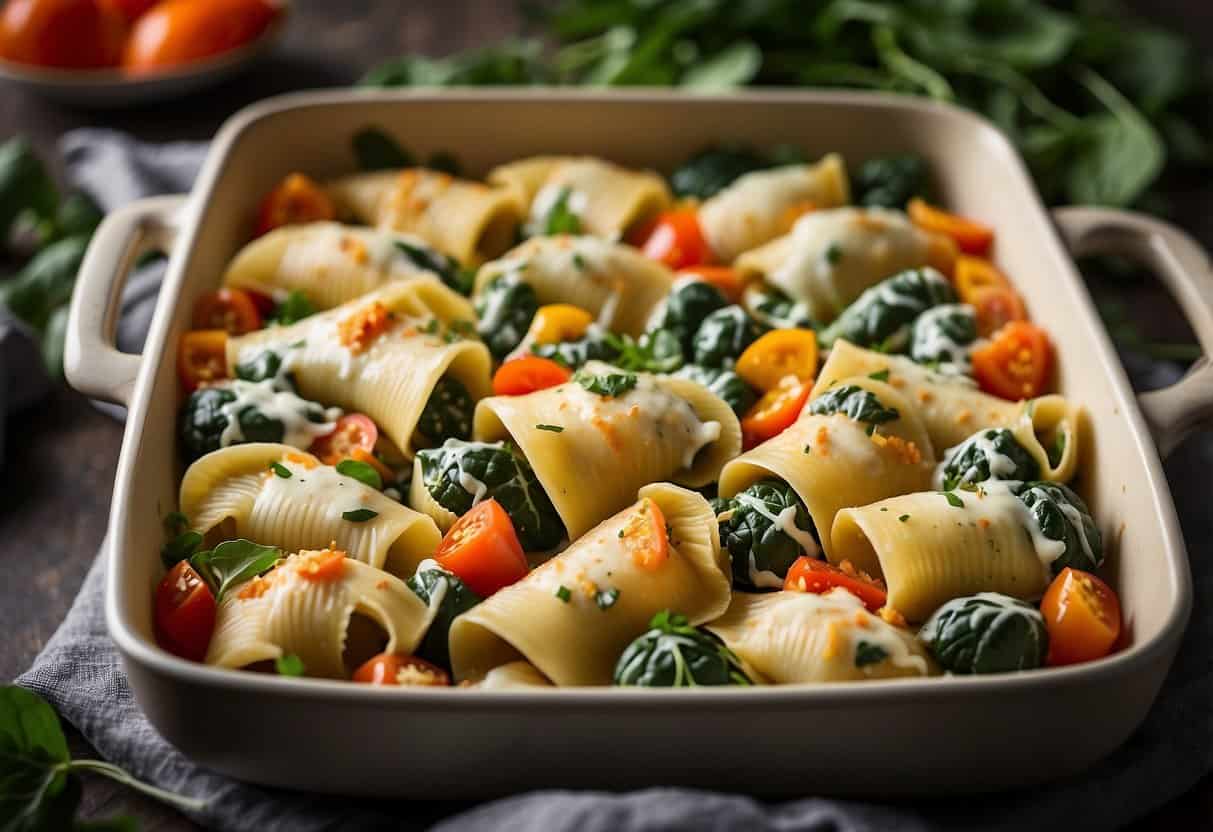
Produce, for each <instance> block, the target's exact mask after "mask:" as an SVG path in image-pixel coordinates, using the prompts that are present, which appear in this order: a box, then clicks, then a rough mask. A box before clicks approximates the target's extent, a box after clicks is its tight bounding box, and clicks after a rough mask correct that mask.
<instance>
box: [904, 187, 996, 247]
mask: <svg viewBox="0 0 1213 832" xmlns="http://www.w3.org/2000/svg"><path fill="white" fill-rule="evenodd" d="M906 210H907V212H908V213H909V215H910V220H911V221H913V223H914V224H915V225H917V226H918V227H919V228H921V229H923V230H924V231H933V232H935V233H936V234H943V235H945V236H947V237H951V238H952V239H953V240H955V241H956V245H957V246H958V247H959V248H960V250H961V251H963V252H966V253H968V254H985V253H986V252H988V251H989V250H990V246H992V245H993V244H994V229H992V228H990V227H989V226H988V225H983V224H982V223H979V222H977V221H975V220H971V219H968V218H966V217H962V216H959V215H958V214H949V213H948V212H947V211H944V210H942V209H940V208H936V207H934V206H933V205H928V204H927V203H925V202H923V201H922V200H921V199H917V198H915V199H911V200H910V204H909V207H908V208H907V209H906Z"/></svg>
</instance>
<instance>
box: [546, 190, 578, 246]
mask: <svg viewBox="0 0 1213 832" xmlns="http://www.w3.org/2000/svg"><path fill="white" fill-rule="evenodd" d="M572 195H573V189H572V188H569V187H564V188H561V189H560V192H559V193H558V194H557V195H556V199H555V200H554V201H553V202H552V207H551V208H549V209H548V212H547V216H545V217H544V218H543V223H542V229H543V233H544V234H549V235H551V234H580V233H581V217H579V216H577V214H576V213H575V212H574V211H573V210H572V209H571V208H570V207H569V197H571V196H572Z"/></svg>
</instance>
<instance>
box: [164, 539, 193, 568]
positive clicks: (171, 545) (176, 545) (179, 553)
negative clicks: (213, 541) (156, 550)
mask: <svg viewBox="0 0 1213 832" xmlns="http://www.w3.org/2000/svg"><path fill="white" fill-rule="evenodd" d="M201 545H202V535H201V534H199V533H198V532H196V531H194V530H193V529H189V530H187V531H184V532H182V533H181V534H179V535H177V536H176V537H174V538H173V539H172V540H170V541H169V542H168V543H165V544H164V546H163V547H161V549H160V561H161V562H162V563H163V564H164V568H165V569H172V568H173V567H174V566H176V565H177V564H178V563H180V562H181V561H183V560H185V559H186V558H188V557H190V556H192V555H193V554H194V552H196V551H198V547H199V546H201Z"/></svg>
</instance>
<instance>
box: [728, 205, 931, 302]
mask: <svg viewBox="0 0 1213 832" xmlns="http://www.w3.org/2000/svg"><path fill="white" fill-rule="evenodd" d="M954 259H955V246H954V245H953V244H952V243H951V242H950V241H949V240H947V239H946V238H943V237H939V236H936V235H933V234H930V233H928V232H925V231H922V230H921V229H919V228H918V227H916V226H915V225H914V224H913V223H911V222H910V220H909V219H908V218H907V217H906V216H905V215H904V214H902V213H900V212H898V211H888V210H885V209H882V208H868V209H864V208H834V209H832V210H826V211H813V212H811V213H809V214H805V215H804V216H803V217H801V218H800V219H799V220H797V221H796V224H795V225H794V226H792V230H791V231H789V232H788V233H787V234H785V235H784V236H782V237H779V238H778V239H775V240H772V241H771V242H769V243H767V244H766V245H764V246H762V247H760V248H757V249H754V250H752V251H749V252H746V253H745V254H743V255H742V256H741V257H739V258H738V259H737V263H736V266H737V268H738V269H739V270H740V272H741V274H742V277H743V279H746V280H751V281H752V280H756V279H762V280H764V281H765V282H766V283H767V284H769V285H771V286H774V287H775V288H777V289H779V290H781V291H782V292H783V293H785V294H786V295H787V296H788V297H789V298H791V299H792V300H793V301H798V302H800V303H803V304H804V305H805V308H806V310H807V313H808V315H809V316H810V317H811V318H812V319H813V320H816V321H821V322H823V323H828V322H829V321H832V320H833V319H834V318H836V317H837V316H838V315H839V313H841V312H842V310H843V309H845V308H846V307H847V305H848V304H850V303H851V301H853V300H855V299H856V298H858V297H859V296H860V294H862V293H863V291H864V290H865V289H867V288H868V287H870V286H873V285H875V284H876V283H878V282H880V281H881V280H883V279H884V278H886V277H889V276H890V275H893V274H896V273H897V272H900V271H904V270H905V269H915V268H919V267H921V266H934V267H935V268H937V269H938V270H939V271H941V272H943V273H944V274H950V273H951V271H952V261H953V260H954Z"/></svg>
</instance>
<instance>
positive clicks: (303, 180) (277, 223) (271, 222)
mask: <svg viewBox="0 0 1213 832" xmlns="http://www.w3.org/2000/svg"><path fill="white" fill-rule="evenodd" d="M336 216H337V209H336V207H335V206H334V205H333V201H332V200H331V199H329V196H328V194H326V193H325V192H324V189H323V188H321V187H320V186H319V185H318V184H316V182H315V181H313V180H312V179H311V177H308V176H304V175H303V174H302V173H292V174H291V175H290V176H288V177H286V178H285V179H283V180H282V181H281V182H280V183H278V186H277V187H275V188H274V190H272V191H270V192H269V193H268V194H266V196H265V199H263V200H262V201H261V207H260V209H259V210H258V212H257V228H256V231H255V232H254V236H257V237H260V236H261V235H262V234H265V233H266V232H267V231H273V230H274V229H275V228H281V227H282V226H284V225H297V224H300V223H307V222H322V221H326V220H331V219H333V218H334V217H336Z"/></svg>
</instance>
